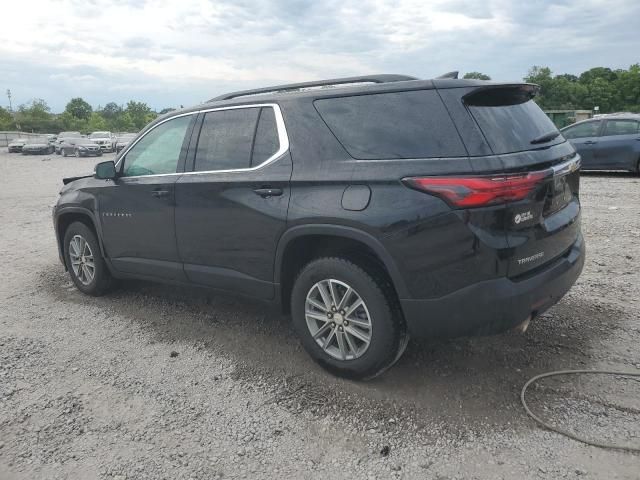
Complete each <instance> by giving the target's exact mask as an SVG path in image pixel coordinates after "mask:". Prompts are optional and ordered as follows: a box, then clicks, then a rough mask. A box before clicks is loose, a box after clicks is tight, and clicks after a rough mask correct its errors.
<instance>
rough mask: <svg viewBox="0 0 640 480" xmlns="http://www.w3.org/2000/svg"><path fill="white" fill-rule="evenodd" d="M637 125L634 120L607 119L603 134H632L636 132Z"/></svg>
mask: <svg viewBox="0 0 640 480" xmlns="http://www.w3.org/2000/svg"><path fill="white" fill-rule="evenodd" d="M638 125H640V124H639V123H638V122H636V121H635V120H607V123H606V124H605V126H604V133H603V135H604V136H607V135H634V134H636V133H638Z"/></svg>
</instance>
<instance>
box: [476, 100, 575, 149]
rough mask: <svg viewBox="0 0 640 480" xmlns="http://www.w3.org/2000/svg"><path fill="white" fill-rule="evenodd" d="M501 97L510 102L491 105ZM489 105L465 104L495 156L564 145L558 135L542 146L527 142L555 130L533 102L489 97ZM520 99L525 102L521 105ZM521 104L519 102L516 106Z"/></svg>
mask: <svg viewBox="0 0 640 480" xmlns="http://www.w3.org/2000/svg"><path fill="white" fill-rule="evenodd" d="M497 98H501V99H503V100H504V101H506V102H510V101H513V102H514V103H508V104H498V105H495V104H493V103H495V102H494V101H495V100H496V99H497ZM491 100H492V101H491V102H486V104H480V105H477V104H476V105H474V104H471V105H470V104H469V103H467V106H468V107H469V111H470V112H471V114H472V115H473V118H475V120H476V122H477V123H478V126H479V127H480V129H481V130H482V133H483V134H484V136H485V138H486V139H487V142H488V143H489V146H490V147H491V150H493V153H495V154H502V153H512V152H521V151H523V150H532V149H535V148H541V147H548V146H551V145H556V144H558V143H562V142H564V141H565V140H564V138H563V137H562V135H558V136H557V137H555V138H553V139H551V140H549V141H547V142H543V143H537V144H532V143H531V141H532V140H535V139H537V138H539V137H541V136H543V135H546V134H549V133H552V132H557V131H558V129H557V128H556V126H555V125H554V124H553V122H552V121H551V120H550V119H549V117H547V115H546V114H545V113H544V112H543V111H542V110H541V109H540V107H538V105H537V104H536V103H535V102H534V101H533V100H526V98H525V97H522V96H515V95H513V96H510V95H504V96H500V97H498V96H495V95H494V96H492V98H491ZM522 100H526V101H524V102H522ZM520 102H521V103H520Z"/></svg>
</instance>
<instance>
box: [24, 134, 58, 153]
mask: <svg viewBox="0 0 640 480" xmlns="http://www.w3.org/2000/svg"><path fill="white" fill-rule="evenodd" d="M53 152H55V147H54V146H53V144H52V143H50V142H49V139H48V138H47V137H45V136H42V137H36V138H29V139H28V140H27V143H25V144H24V146H23V147H22V154H23V155H46V154H51V153H53Z"/></svg>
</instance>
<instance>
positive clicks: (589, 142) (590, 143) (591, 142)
mask: <svg viewBox="0 0 640 480" xmlns="http://www.w3.org/2000/svg"><path fill="white" fill-rule="evenodd" d="M596 143H598V142H594V141H593V140H589V141H587V142H584V144H585V145H595V144H596Z"/></svg>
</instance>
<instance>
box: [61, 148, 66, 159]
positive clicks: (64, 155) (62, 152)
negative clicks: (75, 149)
mask: <svg viewBox="0 0 640 480" xmlns="http://www.w3.org/2000/svg"><path fill="white" fill-rule="evenodd" d="M60 154H62V156H63V157H66V156H67V151H66V150H65V149H64V148H61V149H60Z"/></svg>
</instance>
